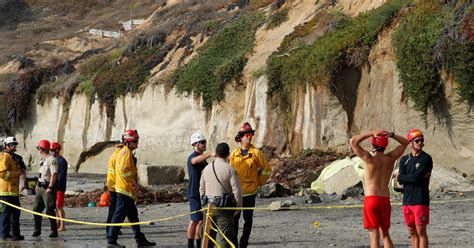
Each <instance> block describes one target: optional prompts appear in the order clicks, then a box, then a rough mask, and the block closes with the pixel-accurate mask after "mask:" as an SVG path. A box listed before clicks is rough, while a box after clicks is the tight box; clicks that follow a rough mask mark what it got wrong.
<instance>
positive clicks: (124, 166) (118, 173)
mask: <svg viewBox="0 0 474 248" xmlns="http://www.w3.org/2000/svg"><path fill="white" fill-rule="evenodd" d="M137 178H138V173H137V166H136V164H135V160H134V158H133V153H132V150H131V149H130V148H128V147H127V146H124V147H123V148H122V149H121V150H120V151H119V153H118V155H117V163H116V165H115V191H116V192H117V193H120V194H123V195H126V196H129V197H130V198H132V199H135V198H136V197H137V192H136V191H135V189H134V188H133V185H134V184H136V183H137Z"/></svg>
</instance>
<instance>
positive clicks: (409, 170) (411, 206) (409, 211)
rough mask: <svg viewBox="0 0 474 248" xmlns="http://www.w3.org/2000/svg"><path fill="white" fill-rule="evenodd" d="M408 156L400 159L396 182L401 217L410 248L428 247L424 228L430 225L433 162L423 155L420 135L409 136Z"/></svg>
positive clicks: (419, 132)
mask: <svg viewBox="0 0 474 248" xmlns="http://www.w3.org/2000/svg"><path fill="white" fill-rule="evenodd" d="M407 140H408V141H409V142H410V143H411V152H410V153H409V154H408V155H406V156H404V157H403V158H402V159H400V170H399V175H398V182H399V183H400V184H402V185H403V207H402V208H403V215H404V216H405V223H406V225H407V229H408V233H409V234H410V239H411V243H412V247H428V234H427V233H426V225H428V224H429V223H430V190H429V185H430V177H431V170H432V169H433V159H432V158H431V156H430V155H429V154H428V153H426V152H424V151H423V146H424V142H425V138H424V135H423V132H421V131H420V130H418V129H413V130H411V131H409V132H408V134H407Z"/></svg>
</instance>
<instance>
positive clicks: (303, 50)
mask: <svg viewBox="0 0 474 248" xmlns="http://www.w3.org/2000/svg"><path fill="white" fill-rule="evenodd" d="M405 3H406V1H404V0H392V1H387V2H386V3H385V4H383V5H382V6H381V7H379V8H377V9H374V10H371V11H368V12H366V13H364V14H360V15H358V16H357V17H355V18H348V17H344V18H339V19H340V20H339V21H338V22H337V25H335V27H334V29H333V30H332V31H330V32H328V33H326V34H324V35H323V36H322V37H321V38H319V39H318V40H316V42H314V43H313V44H310V45H302V46H301V47H299V48H297V49H295V48H291V49H290V44H292V42H291V41H288V40H287V41H286V42H284V44H285V47H286V48H287V49H289V50H279V51H278V52H276V53H274V54H272V56H271V57H270V58H269V59H268V69H267V74H268V77H269V90H268V94H269V95H271V96H272V95H274V94H278V95H279V96H280V100H281V101H283V103H284V102H285V99H287V98H288V94H289V92H291V89H292V88H293V87H295V86H304V85H305V84H306V83H311V84H317V83H322V84H327V83H328V82H330V81H331V79H332V77H333V76H334V75H335V73H336V72H338V70H339V69H340V68H341V66H342V65H351V66H360V65H362V64H364V63H365V62H366V60H367V56H368V52H369V50H370V48H371V46H372V45H373V44H374V43H375V41H376V39H377V35H378V33H379V32H380V31H381V30H382V29H383V28H384V27H385V26H386V25H387V24H388V23H390V22H391V21H392V19H393V18H394V17H395V16H396V15H397V14H398V12H399V11H400V9H401V8H402V7H403V6H404V5H405ZM314 24H315V23H314V21H313V22H309V25H314ZM297 31H298V32H302V33H307V32H308V30H306V29H304V28H302V27H300V28H299V29H298V30H297ZM283 105H284V104H283Z"/></svg>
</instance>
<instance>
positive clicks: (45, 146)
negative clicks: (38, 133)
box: [38, 140, 51, 151]
mask: <svg viewBox="0 0 474 248" xmlns="http://www.w3.org/2000/svg"><path fill="white" fill-rule="evenodd" d="M38 147H39V148H41V149H43V150H47V151H49V148H50V147H51V144H50V143H49V141H47V140H40V142H39V143H38Z"/></svg>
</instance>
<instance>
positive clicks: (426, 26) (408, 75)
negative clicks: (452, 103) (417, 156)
mask: <svg viewBox="0 0 474 248" xmlns="http://www.w3.org/2000/svg"><path fill="white" fill-rule="evenodd" d="M448 14H449V13H448V12H446V11H442V10H441V9H432V8H421V7H420V8H416V9H415V10H414V11H412V12H411V13H409V14H408V15H407V16H406V18H405V19H404V20H403V21H402V23H401V25H400V27H399V28H398V29H397V31H396V32H395V34H394V43H395V51H396V55H397V67H398V69H399V70H400V78H401V80H402V82H403V89H404V91H405V93H406V94H407V96H408V98H410V99H411V100H413V102H414V103H415V105H414V108H415V109H416V110H418V111H421V112H423V113H424V114H426V112H427V110H428V107H430V106H433V105H436V104H437V102H438V100H439V99H440V94H441V92H442V89H443V85H442V82H441V81H440V76H439V66H440V65H439V63H438V61H437V60H436V58H435V57H434V48H435V46H436V44H437V41H438V39H439V36H440V35H441V32H442V31H443V27H444V25H445V22H446V20H447V19H448Z"/></svg>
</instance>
